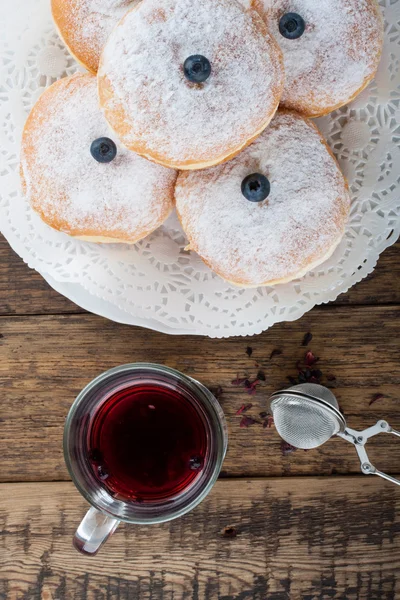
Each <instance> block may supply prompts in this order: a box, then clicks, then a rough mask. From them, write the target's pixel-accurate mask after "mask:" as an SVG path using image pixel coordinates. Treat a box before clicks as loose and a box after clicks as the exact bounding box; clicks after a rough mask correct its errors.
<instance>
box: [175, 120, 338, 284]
mask: <svg viewBox="0 0 400 600" xmlns="http://www.w3.org/2000/svg"><path fill="white" fill-rule="evenodd" d="M175 199H176V207H177V211H178V215H179V218H180V220H181V222H182V226H183V228H184V230H185V232H186V234H187V236H188V238H189V242H190V249H192V250H195V251H196V252H197V253H198V254H199V255H200V256H201V258H202V259H203V260H204V261H205V262H206V263H207V264H208V265H209V267H211V269H213V270H214V271H215V272H216V273H218V274H219V275H220V276H221V277H223V278H224V279H226V280H227V281H230V282H232V283H235V284H237V285H241V286H247V287H257V286H260V285H267V284H268V285H272V284H276V283H284V282H288V281H291V280H292V279H295V278H297V277H301V276H303V275H304V274H305V273H306V272H307V271H309V270H310V269H312V268H314V267H316V266H318V265H319V264H320V263H322V262H323V261H324V260H326V259H327V258H329V256H330V255H331V254H332V253H333V251H334V250H335V248H336V246H337V245H338V243H339V241H340V240H341V238H342V236H343V233H344V227H345V223H346V220H347V218H348V212H349V206H350V197H349V192H348V187H347V184H346V182H345V180H344V178H343V175H342V174H341V172H340V169H339V166H338V164H337V163H336V160H335V159H334V157H333V156H332V154H331V152H330V151H329V149H328V148H327V146H326V144H325V142H324V140H323V138H322V137H321V135H320V133H319V131H318V130H317V128H316V127H315V126H314V125H313V124H312V123H311V121H309V120H307V119H304V118H302V117H300V116H299V115H298V114H296V113H292V112H287V111H283V112H281V111H279V112H278V113H277V115H276V116H275V118H274V119H273V121H272V123H271V124H270V126H269V127H268V129H266V130H265V131H264V132H263V133H262V134H261V136H260V137H258V138H257V139H256V140H255V141H254V142H253V144H251V146H249V147H248V148H246V149H245V150H244V151H243V152H242V153H241V154H239V156H237V157H236V158H234V159H233V160H232V161H230V162H228V163H226V164H224V165H219V166H216V167H213V168H211V169H207V170H204V171H197V172H185V173H180V174H179V176H178V180H177V185H176V189H175Z"/></svg>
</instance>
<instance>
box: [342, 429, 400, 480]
mask: <svg viewBox="0 0 400 600" xmlns="http://www.w3.org/2000/svg"><path fill="white" fill-rule="evenodd" d="M378 433H392V434H393V435H396V436H397V437H400V431H396V430H395V429H392V427H390V425H389V423H387V422H386V421H382V420H381V421H378V422H377V423H376V424H375V425H373V426H372V427H368V429H364V431H356V430H355V429H350V427H346V429H345V430H344V431H343V432H339V433H338V434H337V435H338V436H340V437H341V438H343V439H344V440H346V441H347V442H350V444H353V446H354V447H355V449H356V450H357V454H358V458H359V459H360V464H361V471H362V472H363V473H364V475H378V476H379V477H382V478H383V479H386V480H387V481H391V482H392V483H396V484H397V485H400V481H399V480H398V479H395V478H394V477H391V475H387V474H386V473H383V472H382V471H379V470H378V469H377V468H376V467H374V465H373V464H371V462H370V460H369V458H368V454H367V451H366V449H365V445H366V443H367V442H368V440H369V439H370V438H372V437H374V436H375V435H378Z"/></svg>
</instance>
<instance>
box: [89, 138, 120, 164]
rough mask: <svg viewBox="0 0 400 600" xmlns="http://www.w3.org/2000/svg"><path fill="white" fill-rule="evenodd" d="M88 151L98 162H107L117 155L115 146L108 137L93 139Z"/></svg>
mask: <svg viewBox="0 0 400 600" xmlns="http://www.w3.org/2000/svg"><path fill="white" fill-rule="evenodd" d="M90 153H91V155H92V156H93V158H94V159H95V160H97V162H99V163H109V162H111V161H112V160H114V158H115V157H116V156H117V146H116V145H115V143H114V142H113V141H112V140H110V138H106V137H102V138H99V139H98V140H94V142H93V143H92V145H91V146H90Z"/></svg>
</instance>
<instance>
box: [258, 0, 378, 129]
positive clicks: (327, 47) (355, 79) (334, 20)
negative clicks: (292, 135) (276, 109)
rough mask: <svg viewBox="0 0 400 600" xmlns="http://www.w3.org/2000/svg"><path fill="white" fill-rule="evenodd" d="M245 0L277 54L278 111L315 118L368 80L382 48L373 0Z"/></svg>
mask: <svg viewBox="0 0 400 600" xmlns="http://www.w3.org/2000/svg"><path fill="white" fill-rule="evenodd" d="M246 1H247V2H248V0H246ZM250 1H251V3H252V6H253V8H256V9H257V10H258V11H259V12H260V14H261V15H262V16H263V17H264V19H265V21H266V23H267V24H268V27H269V29H270V32H271V33H272V35H273V36H274V37H275V39H276V40H277V42H278V44H279V45H280V47H281V50H282V52H283V57H284V62H285V73H286V81H285V88H284V92H283V96H282V100H281V103H282V105H283V106H284V107H286V108H290V109H293V110H297V111H298V112H301V113H302V114H304V115H308V116H312V117H315V116H321V115H323V114H327V113H329V112H331V111H332V110H334V109H335V108H338V107H340V106H342V105H343V104H347V103H348V102H350V101H351V100H352V99H353V98H355V96H357V94H358V93H359V92H361V91H362V90H363V89H364V88H365V87H366V86H367V85H368V83H369V82H370V81H371V79H372V78H373V77H374V75H375V73H376V70H377V68H378V64H379V60H380V56H381V52H382V44H383V20H382V15H381V11H380V8H379V6H378V3H377V2H376V0H250Z"/></svg>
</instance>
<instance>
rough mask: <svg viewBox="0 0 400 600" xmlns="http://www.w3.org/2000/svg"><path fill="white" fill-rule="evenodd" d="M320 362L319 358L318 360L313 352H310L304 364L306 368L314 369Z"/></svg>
mask: <svg viewBox="0 0 400 600" xmlns="http://www.w3.org/2000/svg"><path fill="white" fill-rule="evenodd" d="M318 361H319V358H317V357H316V356H315V355H314V354H313V353H312V352H311V351H308V352H307V354H306V356H305V358H304V364H305V365H306V367H312V366H313V365H315V363H316V362H318Z"/></svg>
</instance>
